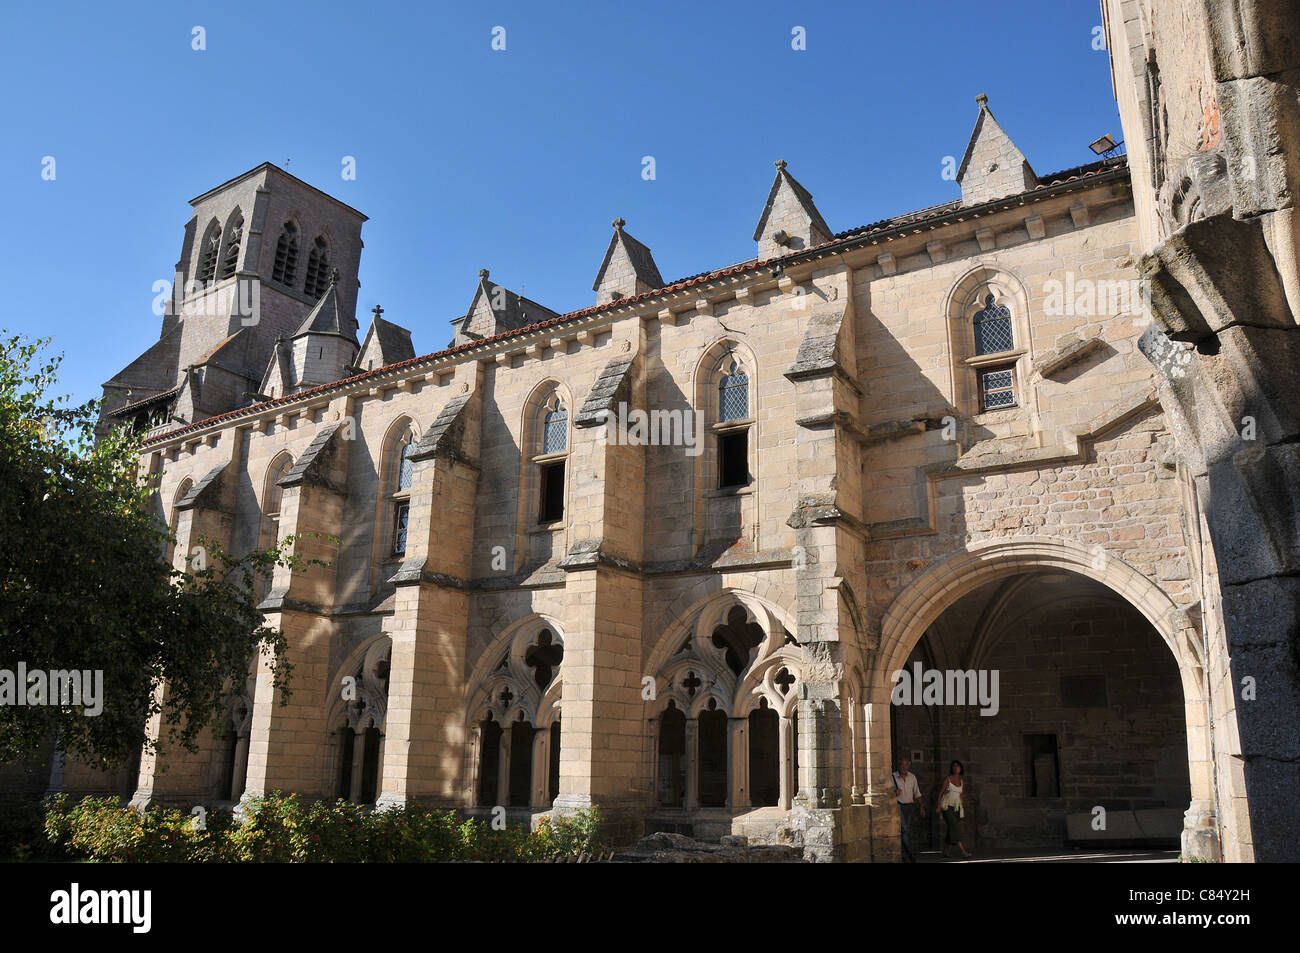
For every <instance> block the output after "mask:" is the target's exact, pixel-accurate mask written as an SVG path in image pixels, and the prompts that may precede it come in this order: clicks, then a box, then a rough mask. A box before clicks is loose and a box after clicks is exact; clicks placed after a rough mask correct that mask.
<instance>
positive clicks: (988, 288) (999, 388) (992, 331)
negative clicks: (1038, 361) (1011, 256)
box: [944, 264, 1036, 417]
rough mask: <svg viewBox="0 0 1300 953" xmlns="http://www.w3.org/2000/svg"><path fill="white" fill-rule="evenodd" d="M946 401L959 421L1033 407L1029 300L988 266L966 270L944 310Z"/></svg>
mask: <svg viewBox="0 0 1300 953" xmlns="http://www.w3.org/2000/svg"><path fill="white" fill-rule="evenodd" d="M944 310H945V315H946V317H947V322H948V350H949V355H950V358H951V385H950V386H951V400H952V404H953V406H954V407H955V408H956V409H957V410H958V412H959V413H960V414H961V415H962V416H964V417H978V416H979V415H981V414H985V413H995V412H1000V411H1007V410H1032V409H1033V408H1034V406H1035V403H1036V401H1035V398H1034V394H1033V390H1032V388H1031V387H1030V381H1029V370H1030V360H1031V357H1032V353H1033V346H1032V341H1031V326H1030V305H1029V295H1028V293H1027V292H1026V291H1025V286H1024V283H1023V282H1022V281H1021V280H1020V279H1019V278H1018V277H1017V276H1016V275H1015V274H1013V273H1012V272H1010V271H1008V270H1006V269H1004V268H999V267H996V266H993V265H990V264H980V265H977V266H976V267H974V268H972V269H971V270H970V271H967V272H966V273H965V274H964V275H962V276H961V277H960V278H959V279H958V280H957V281H956V282H955V283H954V284H953V286H952V288H951V289H950V290H949V292H948V297H947V300H946V302H945V305H944Z"/></svg>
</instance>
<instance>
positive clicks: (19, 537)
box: [0, 335, 308, 767]
mask: <svg viewBox="0 0 1300 953" xmlns="http://www.w3.org/2000/svg"><path fill="white" fill-rule="evenodd" d="M47 344H48V341H35V342H31V341H24V340H23V339H21V338H18V337H4V336H3V335H0V670H8V671H9V672H10V673H15V674H16V672H17V669H18V665H19V664H20V663H23V664H24V665H25V668H26V671H27V672H29V673H30V672H35V671H40V672H46V673H49V672H55V671H72V670H76V671H82V672H91V673H96V672H102V673H103V675H102V678H103V682H102V684H103V690H102V711H101V713H100V714H98V715H95V716H88V715H87V711H88V710H89V709H88V708H87V707H86V706H85V705H84V704H83V705H80V706H78V705H72V704H54V703H49V704H44V705H39V704H35V705H28V704H0V760H16V759H19V758H25V757H31V756H39V755H41V754H47V753H48V752H49V748H50V745H51V744H54V745H56V746H57V747H58V748H59V749H61V750H63V751H65V752H67V753H68V754H69V755H70V756H72V755H76V756H78V757H81V758H84V759H86V760H88V761H89V762H90V763H92V764H95V765H97V766H100V767H113V766H117V765H121V764H124V763H127V764H129V763H130V762H131V761H132V760H133V759H134V757H135V756H136V754H137V753H138V752H139V751H140V750H141V748H142V746H146V736H145V726H146V723H147V721H148V720H149V719H150V718H151V717H152V716H154V715H156V714H158V713H159V712H162V713H163V719H162V723H163V725H164V730H163V731H162V732H160V737H159V738H158V739H157V743H158V745H159V746H164V745H167V744H173V743H175V744H180V745H183V746H185V747H187V748H189V749H191V750H193V748H194V747H195V742H196V739H197V736H198V734H199V732H200V731H201V730H202V729H203V727H204V725H205V724H207V723H209V722H210V721H211V720H212V719H213V718H214V717H217V716H218V715H219V714H220V712H221V711H222V710H223V708H224V707H225V705H226V703H227V701H228V699H229V697H230V692H231V690H232V688H238V689H239V690H242V688H243V685H244V682H245V679H246V678H247V677H248V674H249V672H250V670H251V666H252V665H253V663H254V661H255V659H256V657H257V654H258V653H259V652H266V653H268V655H269V657H270V658H271V659H272V664H273V671H274V673H275V679H274V683H275V687H276V689H277V690H278V691H279V692H280V694H281V700H282V701H283V700H284V699H285V698H286V697H287V692H288V675H289V668H290V666H288V665H287V664H286V663H285V662H284V660H283V655H284V650H285V639H284V636H283V634H282V633H280V632H278V631H276V630H273V629H271V628H269V627H267V626H266V624H265V620H264V618H263V616H262V613H261V612H260V611H259V610H258V608H257V599H256V596H255V594H254V582H255V580H256V578H257V576H258V575H260V574H262V573H265V572H268V571H269V570H270V569H271V568H272V567H273V566H274V565H276V564H277V563H279V564H282V565H288V566H292V567H293V568H295V569H305V568H306V567H307V565H308V563H307V562H306V561H303V560H300V559H298V558H297V557H294V556H292V555H289V553H290V552H291V549H292V544H293V540H292V538H289V539H286V540H284V541H282V542H281V543H280V545H279V546H277V547H276V548H275V549H271V550H265V551H257V552H253V553H249V554H247V555H243V556H238V557H236V556H233V555H231V554H229V553H227V552H226V551H225V550H224V549H222V547H221V546H220V545H218V544H216V543H215V542H213V541H210V540H205V541H203V545H204V548H205V550H206V552H205V553H204V554H203V558H202V559H195V560H192V561H188V562H187V568H186V569H185V570H176V569H173V568H172V566H171V565H170V564H169V563H168V562H167V559H166V557H167V553H168V549H169V545H171V544H173V543H174V540H173V539H172V538H171V536H170V533H169V531H168V529H167V527H166V525H165V523H164V522H163V519H162V508H161V506H160V504H159V502H158V499H157V493H156V489H157V488H156V486H154V485H152V484H151V482H150V481H149V480H145V479H142V478H141V476H140V468H139V460H140V456H139V451H140V438H139V437H138V436H135V435H132V434H131V433H129V432H128V430H127V429H126V428H117V429H113V430H110V431H108V432H106V433H103V434H101V435H100V436H99V438H98V439H97V436H96V423H97V420H98V413H99V403H98V402H97V401H89V402H87V403H84V404H80V405H70V404H69V402H68V399H67V398H66V397H57V398H52V397H50V396H49V393H50V390H51V388H52V387H53V386H54V385H55V381H56V373H57V371H58V366H59V362H60V360H61V357H58V356H55V357H44V356H42V353H43V351H44V350H45V347H46V346H47ZM3 674H4V673H3V671H0V678H3ZM11 677H12V676H11ZM92 677H93V676H92ZM164 680H165V683H166V695H165V703H164V696H163V693H162V692H161V691H160V688H161V686H162V685H163V684H164ZM17 687H18V690H19V691H23V690H24V689H25V688H29V686H23V685H18V686H17ZM51 695H52V696H53V697H51V698H50V699H49V701H50V702H60V701H68V699H67V698H58V697H57V694H56V693H51Z"/></svg>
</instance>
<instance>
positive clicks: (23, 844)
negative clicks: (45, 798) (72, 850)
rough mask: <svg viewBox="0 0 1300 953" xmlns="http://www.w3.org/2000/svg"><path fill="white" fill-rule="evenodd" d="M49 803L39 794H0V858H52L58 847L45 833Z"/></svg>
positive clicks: (3, 859) (55, 854)
mask: <svg viewBox="0 0 1300 953" xmlns="http://www.w3.org/2000/svg"><path fill="white" fill-rule="evenodd" d="M45 811H46V805H45V804H43V803H42V802H41V800H40V799H39V798H34V797H20V796H9V797H0V861H13V860H52V859H54V858H57V857H59V856H60V852H59V850H58V849H57V848H56V847H55V845H54V844H52V843H51V842H50V841H49V840H48V839H47V838H46V836H45Z"/></svg>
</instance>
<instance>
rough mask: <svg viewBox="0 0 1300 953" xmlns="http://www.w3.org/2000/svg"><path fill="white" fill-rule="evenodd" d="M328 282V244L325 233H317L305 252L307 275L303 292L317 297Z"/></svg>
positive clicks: (311, 296) (310, 296)
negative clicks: (308, 249)
mask: <svg viewBox="0 0 1300 953" xmlns="http://www.w3.org/2000/svg"><path fill="white" fill-rule="evenodd" d="M329 284H330V246H329V239H328V238H327V237H326V236H325V235H317V236H316V238H315V240H314V241H313V242H312V244H311V250H310V251H309V252H308V254H307V277H306V281H305V284H304V285H303V289H302V290H303V293H304V294H306V295H307V296H308V297H309V298H319V297H320V296H321V295H323V294H324V293H325V290H326V289H327V288H328V287H329Z"/></svg>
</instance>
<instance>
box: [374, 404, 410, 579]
mask: <svg viewBox="0 0 1300 953" xmlns="http://www.w3.org/2000/svg"><path fill="white" fill-rule="evenodd" d="M419 440H420V427H419V424H417V423H416V421H415V419H414V418H413V417H412V416H410V415H409V414H403V415H401V416H400V417H398V418H397V419H396V420H394V421H393V422H392V423H391V424H389V426H388V429H387V430H386V431H385V432H384V436H383V438H382V439H381V440H380V442H379V447H378V452H377V455H378V459H377V461H376V464H377V471H378V477H379V481H378V482H379V493H378V501H377V504H376V513H375V554H374V555H375V558H374V564H375V569H376V575H375V587H374V588H379V587H380V586H382V585H383V584H384V583H385V581H386V580H387V579H388V578H389V577H390V576H391V572H388V571H386V569H395V568H396V566H395V565H392V566H386V564H390V563H392V564H396V563H398V562H400V561H401V560H402V559H403V558H404V557H405V555H406V534H407V529H408V526H409V523H410V513H411V491H412V488H413V486H414V475H415V465H414V462H413V461H412V460H411V456H412V454H414V453H415V448H416V446H417V445H418V444H419Z"/></svg>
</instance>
